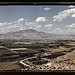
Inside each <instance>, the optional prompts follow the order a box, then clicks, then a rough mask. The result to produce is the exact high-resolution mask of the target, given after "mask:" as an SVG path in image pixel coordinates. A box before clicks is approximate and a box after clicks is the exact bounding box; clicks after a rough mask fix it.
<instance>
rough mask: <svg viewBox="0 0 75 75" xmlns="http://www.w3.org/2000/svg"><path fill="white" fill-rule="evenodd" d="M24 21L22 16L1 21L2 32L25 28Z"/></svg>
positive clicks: (0, 29) (0, 28)
mask: <svg viewBox="0 0 75 75" xmlns="http://www.w3.org/2000/svg"><path fill="white" fill-rule="evenodd" d="M23 22H25V21H24V18H20V19H18V20H16V21H12V22H4V23H0V33H7V32H10V31H12V32H13V31H18V30H24V29H25V28H26V27H25V26H24V25H23V24H22V23H23Z"/></svg>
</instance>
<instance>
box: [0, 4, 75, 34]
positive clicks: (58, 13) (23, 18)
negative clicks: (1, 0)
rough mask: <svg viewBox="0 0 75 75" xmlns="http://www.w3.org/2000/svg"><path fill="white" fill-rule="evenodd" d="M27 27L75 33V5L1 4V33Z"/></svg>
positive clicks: (56, 32) (47, 31) (58, 32)
mask: <svg viewBox="0 0 75 75" xmlns="http://www.w3.org/2000/svg"><path fill="white" fill-rule="evenodd" d="M27 29H35V30H37V31H42V32H46V33H52V34H66V35H67V34H70V35H75V6H74V5H37V6H36V5H35V6H34V5H33V6H32V5H17V6H16V5H14V6H11V5H9V6H0V34H5V33H8V32H16V31H19V30H27Z"/></svg>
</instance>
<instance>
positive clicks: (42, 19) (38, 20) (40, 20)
mask: <svg viewBox="0 0 75 75" xmlns="http://www.w3.org/2000/svg"><path fill="white" fill-rule="evenodd" d="M45 21H47V20H46V18H45V17H38V18H37V19H36V21H35V22H45Z"/></svg>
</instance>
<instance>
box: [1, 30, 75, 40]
mask: <svg viewBox="0 0 75 75" xmlns="http://www.w3.org/2000/svg"><path fill="white" fill-rule="evenodd" d="M0 39H18V40H19V39H51V40H60V39H62V40H75V36H74V35H56V34H51V33H45V32H39V31H36V30H34V29H28V30H19V31H16V32H9V33H6V34H0Z"/></svg>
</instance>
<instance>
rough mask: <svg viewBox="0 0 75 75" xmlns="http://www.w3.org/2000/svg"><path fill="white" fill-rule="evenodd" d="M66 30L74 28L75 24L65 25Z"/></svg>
mask: <svg viewBox="0 0 75 75" xmlns="http://www.w3.org/2000/svg"><path fill="white" fill-rule="evenodd" d="M65 27H67V28H75V23H72V24H71V25H66V26H65Z"/></svg>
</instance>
